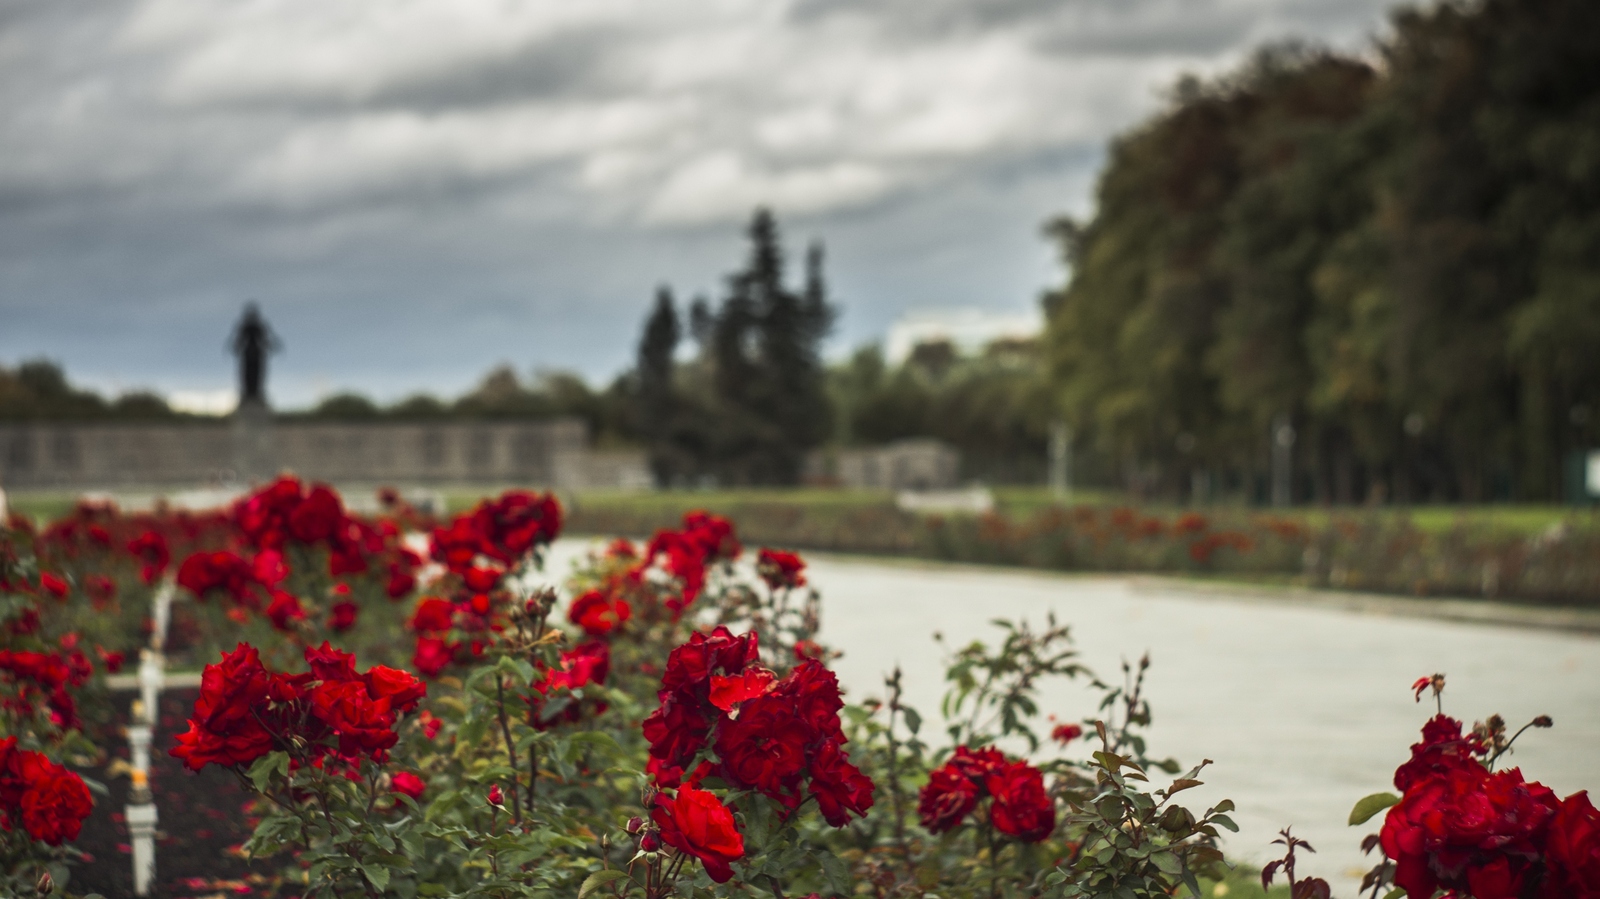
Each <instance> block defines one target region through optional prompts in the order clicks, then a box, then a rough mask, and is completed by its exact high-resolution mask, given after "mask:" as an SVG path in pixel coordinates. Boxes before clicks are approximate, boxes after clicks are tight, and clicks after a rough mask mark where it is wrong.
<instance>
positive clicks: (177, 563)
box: [0, 477, 1600, 899]
mask: <svg viewBox="0 0 1600 899" xmlns="http://www.w3.org/2000/svg"><path fill="white" fill-rule="evenodd" d="M563 518H564V514H563V511H562V509H561V506H560V504H559V503H557V502H556V501H555V500H554V498H552V497H550V496H548V495H546V494H538V493H531V492H525V491H512V492H509V493H506V494H504V495H502V496H499V497H496V498H493V499H489V500H485V501H484V502H482V503H480V504H478V505H477V506H475V507H474V508H472V509H470V510H467V511H466V512H464V513H462V514H460V515H456V516H453V517H451V518H448V519H446V520H432V519H430V518H428V517H426V516H422V515H419V514H417V513H416V512H415V511H414V510H410V509H408V508H407V507H405V505H404V504H403V503H402V502H400V501H399V498H398V495H396V494H393V493H391V494H389V495H387V496H386V497H385V499H384V501H383V504H382V511H381V512H380V513H379V515H378V516H376V517H374V518H370V519H369V518H364V517H362V516H358V515H354V514H352V513H350V512H349V510H347V509H346V508H345V507H344V505H343V501H342V500H341V498H340V497H339V495H338V494H337V492H335V491H334V490H332V489H331V488H329V487H326V486H324V485H316V484H310V485H307V484H303V483H302V482H300V481H298V480H296V479H294V478H289V477H284V478H280V479H278V480H276V481H274V482H272V483H270V484H268V485H266V486H264V487H263V488H262V489H260V490H258V491H256V492H254V493H252V494H250V495H249V496H246V497H245V498H243V499H242V500H240V501H239V502H238V503H236V504H235V505H234V506H233V507H232V508H231V509H229V510H227V511H226V512H221V513H217V514H208V515H199V516H197V515H191V514H187V513H177V512H170V511H158V512H155V513H150V514H145V515H123V514H121V513H119V512H117V511H116V510H115V509H114V508H111V507H109V506H105V505H84V506H80V507H79V508H78V509H77V510H75V511H74V512H73V513H72V514H71V515H69V516H68V517H67V518H66V519H64V520H63V521H61V522H57V523H55V524H52V525H51V526H50V527H48V528H45V529H44V530H42V531H35V530H34V529H32V528H31V527H29V526H28V525H27V523H26V522H21V521H17V522H14V523H13V525H12V526H11V527H9V528H7V529H6V530H5V531H3V532H0V563H3V565H0V740H4V742H0V851H3V852H4V856H3V858H0V864H3V865H4V866H5V868H4V877H5V878H8V879H7V880H5V881H4V882H3V883H0V887H5V888H7V889H12V890H13V892H15V891H18V890H21V889H23V887H26V888H27V889H30V890H31V889H32V888H33V885H34V884H35V883H36V882H37V880H38V876H39V873H40V872H42V871H45V872H50V874H51V877H52V878H53V880H54V881H55V882H56V884H57V885H61V884H67V883H69V879H68V878H69V877H70V872H69V871H68V869H67V867H65V865H66V863H68V862H70V861H71V859H72V857H73V850H72V848H71V846H70V842H71V840H72V839H74V837H75V836H76V834H77V832H78V829H79V828H80V827H81V822H82V821H83V819H84V817H85V816H86V815H87V814H88V812H89V808H90V803H91V802H92V799H91V797H90V791H91V789H93V787H94V786H95V785H94V784H92V783H88V782H85V781H83V780H82V779H81V778H79V777H78V775H76V774H74V773H73V772H72V771H71V770H70V769H69V768H67V767H66V766H65V765H64V764H63V762H64V761H66V760H68V759H69V758H74V757H78V756H84V757H99V758H102V759H103V758H104V757H105V752H106V747H107V745H108V744H109V743H110V740H111V738H110V737H109V735H107V734H105V733H103V732H99V731H96V723H97V722H105V721H108V720H109V716H107V715H106V714H105V710H104V705H105V703H104V676H105V675H106V674H107V673H109V672H111V671H112V670H114V668H115V667H116V666H118V665H120V664H121V663H122V661H123V660H125V659H126V658H128V657H129V656H130V655H131V654H132V653H134V652H135V651H136V650H138V649H139V648H140V646H141V645H142V643H143V637H144V635H146V634H148V630H147V629H145V627H144V625H145V621H144V617H145V614H146V610H147V609H148V608H149V599H150V596H151V595H152V592H153V591H154V590H156V589H159V588H160V587H161V585H162V584H163V582H164V581H167V580H170V582H171V583H174V584H176V585H177V587H178V597H179V599H180V602H179V603H178V604H177V605H176V606H175V607H174V610H173V626H172V631H171V632H170V633H169V641H168V645H167V647H166V648H167V649H168V650H170V651H171V653H172V655H173V657H175V658H179V659H181V658H182V657H183V656H184V654H185V653H188V654H189V657H191V658H195V659H196V660H197V661H199V662H203V663H204V671H203V673H202V678H201V688H200V693H199V698H198V700H197V702H196V703H195V706H194V708H193V711H192V714H191V715H190V716H189V719H188V721H187V724H186V726H185V729H184V730H183V732H182V733H179V734H176V735H175V736H173V737H172V738H171V744H170V745H169V747H168V748H169V749H170V751H171V753H172V754H173V755H174V756H176V757H178V758H179V759H181V760H182V761H183V763H184V764H185V765H186V766H187V767H189V768H190V769H192V770H201V769H204V768H206V767H207V766H218V767H221V768H223V769H227V770H229V771H232V772H234V773H235V775H236V776H237V777H238V778H239V779H240V780H241V782H242V783H244V784H246V785H248V787H249V789H250V790H251V791H252V793H253V794H254V795H255V796H256V797H257V799H256V801H255V802H254V805H253V807H252V811H251V814H252V815H253V816H255V818H256V819H257V822H258V823H257V825H256V831H255V835H254V837H253V838H252V839H251V841H250V842H249V843H247V844H246V846H245V847H244V850H245V852H246V853H247V854H249V855H250V856H251V857H252V858H254V859H258V860H260V859H276V860H278V862H280V863H281V874H280V876H279V878H278V880H277V881H276V883H275V884H274V885H271V888H273V889H276V890H277V892H278V894H279V895H281V896H285V897H287V896H307V897H308V896H319V897H346V896H348V897H363V899H373V897H379V896H384V897H388V896H395V897H404V899H410V897H416V896H447V897H479V896H482V897H490V896H493V897H515V896H577V897H580V899H587V897H589V896H611V897H613V899H624V897H643V899H665V897H668V896H680V897H691V896H692V897H701V896H716V897H727V896H735V895H769V894H770V895H775V896H780V897H782V896H806V897H817V899H821V897H825V896H835V897H840V896H874V897H891V896H893V897H905V896H932V895H937V896H943V897H952V896H954V897H962V896H967V897H985V896H987V897H992V899H993V897H1001V896H1005V897H1013V896H1037V897H1057V896H1059V897H1079V896H1134V897H1146V896H1148V897H1156V896H1169V895H1176V894H1198V893H1199V892H1200V891H1201V889H1202V887H1203V886H1204V881H1205V880H1207V879H1216V878H1221V877H1223V876H1224V875H1225V870H1224V865H1223V857H1222V853H1221V851H1220V848H1219V844H1218V840H1219V836H1220V833H1221V831H1223V830H1229V829H1233V822H1232V821H1231V820H1229V817H1228V812H1229V811H1230V810H1231V808H1232V805H1231V803H1228V802H1226V801H1224V802H1221V803H1218V804H1217V805H1216V806H1214V807H1211V808H1208V809H1205V810H1204V811H1200V810H1193V811H1191V810H1190V809H1188V808H1185V807H1184V806H1183V805H1182V804H1181V800H1182V798H1183V797H1181V796H1180V795H1179V794H1181V793H1183V792H1184V791H1185V790H1188V789H1191V788H1193V787H1194V786H1197V785H1198V784H1199V783H1200V780H1199V777H1200V774H1201V772H1202V771H1203V769H1204V768H1205V765H1206V764H1207V763H1204V762H1202V763H1201V764H1200V765H1199V766H1196V767H1191V768H1188V769H1184V768H1182V767H1180V766H1179V765H1178V764H1177V762H1176V761H1174V760H1171V759H1165V758H1160V757H1155V756H1152V755H1151V754H1150V752H1149V749H1148V747H1147V744H1146V740H1145V737H1144V729H1145V728H1146V727H1147V726H1148V724H1149V723H1150V720H1151V711H1150V704H1149V701H1148V699H1147V698H1146V696H1145V692H1144V678H1145V674H1146V671H1147V670H1148V667H1149V664H1150V663H1149V660H1148V659H1143V660H1140V661H1139V662H1138V663H1136V664H1129V665H1125V666H1124V670H1123V672H1122V677H1121V678H1120V679H1112V680H1109V681H1102V680H1101V679H1100V678H1099V677H1097V676H1096V675H1095V674H1094V673H1093V672H1091V671H1089V670H1088V669H1087V668H1086V667H1085V666H1084V665H1083V664H1082V663H1081V662H1080V661H1079V660H1078V657H1077V653H1076V651H1075V650H1074V649H1073V647H1072V645H1071V640H1070V634H1069V632H1068V630H1067V628H1066V627H1064V626H1062V625H1060V624H1058V623H1057V622H1055V621H1054V620H1053V619H1050V620H1047V621H1046V622H1045V626H1044V627H1043V629H1035V628H1032V627H1030V626H1028V625H1027V624H1026V623H1016V624H1002V630H1001V631H1000V639H999V640H998V641H996V642H993V643H985V642H982V641H979V640H976V639H969V640H968V641H966V642H964V643H962V644H959V645H956V646H952V647H951V648H950V649H949V670H948V681H949V684H950V687H949V692H948V694H947V696H946V697H945V701H944V702H943V703H942V705H941V712H942V717H943V719H944V720H943V726H942V732H940V738H939V739H938V740H937V741H935V740H933V739H932V738H931V737H930V735H929V734H930V729H927V728H924V720H923V717H922V715H921V714H920V713H919V712H918V710H916V709H914V708H911V707H908V706H906V705H905V704H904V703H903V701H902V696H901V678H900V675H899V673H898V672H896V673H893V674H891V675H890V676H889V677H888V678H886V680H885V683H884V689H883V691H882V693H881V694H880V695H879V696H875V697H874V696H867V697H862V698H861V699H860V700H859V701H857V702H855V703H853V704H852V703H847V701H846V696H845V695H844V693H843V691H842V690H841V688H840V685H839V682H838V679H837V677H836V676H835V675H834V674H833V672H832V671H830V670H829V667H828V665H829V662H830V661H831V660H832V659H833V658H834V657H835V656H836V653H834V652H832V651H831V650H829V649H828V648H827V647H826V646H825V645H823V644H821V643H820V642H819V640H818V639H817V636H818V631H819V627H820V621H821V604H820V597H819V595H818V593H817V592H816V590H815V589H814V588H813V587H812V585H811V584H810V583H809V579H808V577H807V573H806V565H805V561H804V559H803V558H802V557H800V556H799V555H797V554H795V553H792V552H787V551H782V550H777V549H772V548H760V549H758V551H756V552H755V553H752V554H748V555H747V554H746V552H745V548H744V547H743V546H742V545H741V541H740V540H739V537H738V535H737V533H736V532H735V529H734V527H733V526H732V524H731V523H730V522H728V521H727V520H725V519H722V518H720V517H718V516H715V515H710V514H707V513H704V512H695V513H691V514H689V515H686V516H685V517H684V518H683V520H682V521H681V522H679V524H678V525H677V526H675V527H672V528H667V529H664V530H661V531H659V532H657V533H656V534H654V535H653V536H652V537H651V538H650V539H649V540H647V541H644V542H643V543H634V542H632V541H627V540H618V541H615V542H613V543H611V544H609V545H607V546H606V547H604V548H603V549H600V550H597V551H595V552H594V553H592V555H591V556H590V557H589V558H588V560H587V561H586V562H585V563H584V564H583V565H582V566H580V568H579V570H578V571H577V572H576V573H575V574H574V575H573V577H572V579H571V580H570V581H569V582H568V583H566V584H564V585H560V586H561V587H562V588H563V590H562V591H558V590H557V589H556V587H557V585H553V584H549V583H547V582H546V581H545V579H544V575H543V571H542V559H543V552H544V549H545V547H547V546H548V545H549V543H550V542H551V541H552V540H554V539H555V538H556V537H557V536H558V535H559V533H560V528H561V525H562V521H563ZM1114 524H1115V523H1114ZM1116 526H1118V527H1124V528H1129V529H1137V528H1139V527H1143V526H1144V525H1143V524H1142V523H1141V520H1140V519H1138V518H1137V516H1135V517H1133V518H1131V519H1129V520H1128V521H1126V522H1122V523H1120V524H1116ZM1172 530H1173V533H1175V534H1181V535H1182V536H1183V537H1184V538H1185V539H1186V540H1189V541H1191V543H1192V542H1193V541H1196V540H1200V539H1201V538H1203V537H1205V536H1206V535H1207V534H1214V533H1216V531H1215V530H1214V529H1209V528H1208V526H1207V524H1206V522H1204V521H1202V520H1198V519H1196V520H1186V521H1181V522H1180V523H1179V524H1178V525H1175V526H1174V527H1173V528H1172ZM752 556H753V558H752ZM563 593H564V595H566V596H570V597H571V599H570V601H563V599H562V595H563ZM119 628H121V629H120V630H119ZM1052 678H1061V679H1068V680H1073V681H1076V682H1078V683H1079V684H1080V685H1082V686H1083V687H1084V688H1085V689H1087V690H1088V691H1089V693H1090V696H1089V697H1086V706H1085V710H1086V711H1087V714H1083V715H1075V716H1069V717H1071V718H1072V719H1075V720H1058V718H1057V716H1056V715H1048V716H1045V717H1046V720H1044V721H1041V720H1040V717H1041V716H1040V700H1039V696H1040V689H1041V684H1042V683H1045V682H1047V681H1049V680H1050V679H1052ZM1430 684H1431V685H1435V689H1436V691H1437V689H1440V688H1442V678H1441V679H1438V680H1437V681H1435V680H1433V679H1425V681H1424V682H1423V683H1422V684H1421V686H1420V689H1422V690H1426V689H1427V688H1428V686H1429V685H1430ZM1096 696H1097V697H1098V698H1095V697H1096ZM1541 720H1542V719H1541ZM1536 723H1537V722H1536ZM1546 723H1547V722H1546ZM1504 730H1505V729H1504V726H1503V724H1501V723H1499V721H1498V719H1491V721H1490V722H1489V723H1488V724H1484V725H1480V726H1478V727H1476V728H1473V729H1472V730H1470V731H1464V729H1463V727H1462V725H1461V723H1460V722H1458V721H1456V720H1454V719H1451V718H1448V717H1447V716H1444V715H1443V714H1442V711H1441V714H1440V715H1438V716H1436V717H1435V718H1433V719H1432V720H1430V721H1429V722H1428V723H1427V724H1426V725H1425V727H1424V733H1423V739H1422V741H1421V742H1420V743H1418V744H1417V745H1416V746H1415V747H1413V751H1412V755H1411V758H1410V759H1409V760H1407V761H1406V762H1405V763H1404V764H1403V765H1401V766H1400V768H1399V770H1398V771H1397V772H1396V774H1395V785H1396V788H1397V789H1398V790H1400V794H1399V795H1394V796H1392V797H1391V799H1392V802H1388V804H1384V801H1383V800H1378V801H1376V802H1373V801H1370V800H1369V801H1364V802H1365V803H1366V805H1367V806H1369V807H1370V808H1371V811H1369V815H1370V814H1375V813H1376V811H1379V810H1383V809H1385V808H1387V809H1388V815H1387V817H1386V821H1385V824H1384V827H1383V829H1382V832H1381V833H1380V834H1379V835H1376V836H1374V837H1373V838H1372V846H1373V847H1374V848H1375V849H1376V848H1381V850H1382V851H1383V852H1384V853H1385V855H1386V859H1387V862H1386V864H1385V865H1382V866H1380V868H1379V869H1378V871H1377V872H1375V874H1374V875H1373V877H1371V878H1369V883H1368V886H1370V887H1372V888H1373V889H1374V890H1379V891H1381V890H1383V889H1385V888H1393V889H1396V890H1401V889H1403V890H1406V891H1409V893H1410V894H1411V895H1413V896H1429V897H1430V899H1431V896H1432V894H1433V893H1434V892H1436V891H1439V890H1444V891H1447V895H1450V896H1454V897H1466V896H1475V897H1479V899H1489V897H1501V896H1506V897H1510V896H1516V897H1519V899H1551V897H1554V896H1568V895H1570V896H1593V895H1597V894H1596V884H1597V882H1600V846H1597V836H1596V834H1597V833H1600V820H1597V813H1596V812H1595V810H1594V807H1593V806H1592V805H1591V804H1590V803H1589V800H1588V798H1587V795H1586V794H1583V793H1579V794H1575V795H1573V796H1571V797H1567V798H1566V799H1564V800H1563V799H1560V798H1558V797H1556V796H1555V795H1554V794H1553V793H1551V792H1550V791H1549V790H1548V789H1545V788H1543V787H1542V786H1540V785H1538V784H1537V783H1532V782H1528V781H1526V780H1524V778H1523V777H1522V775H1521V773H1520V772H1519V771H1517V770H1515V769H1511V770H1505V771H1497V770H1495V765H1494V763H1495V760H1496V759H1498V758H1499V756H1500V755H1501V754H1502V753H1503V752H1504V751H1505V750H1506V749H1508V748H1509V746H1510V743H1511V742H1512V741H1513V740H1514V739H1515V735H1512V736H1510V737H1509V738H1508V737H1507V736H1506V734H1505V733H1504ZM1152 780H1158V782H1157V783H1152V782H1151V781H1152ZM1279 842H1280V843H1281V844H1282V845H1283V846H1284V847H1285V852H1286V855H1285V858H1284V860H1283V861H1282V862H1275V863H1273V864H1272V865H1269V866H1268V868H1267V870H1266V871H1265V872H1264V873H1265V875H1266V880H1267V881H1270V879H1271V878H1272V877H1274V876H1276V875H1277V874H1278V873H1280V872H1281V873H1286V874H1288V876H1289V879H1290V881H1291V884H1292V890H1293V892H1294V895H1295V896H1296V897H1316V896H1326V895H1327V888H1326V884H1325V883H1322V882H1321V881H1318V880H1316V879H1315V878H1306V879H1296V878H1297V876H1298V875H1297V873H1296V871H1295V870H1294V855H1295V852H1296V851H1297V850H1298V851H1302V852H1303V851H1306V850H1307V849H1308V848H1309V847H1306V846H1305V844H1304V842H1303V841H1300V840H1298V839H1296V838H1293V837H1291V836H1290V835H1289V834H1288V833H1287V832H1285V834H1284V839H1282V840H1280V841H1279ZM1319 890H1320V891H1321V892H1319ZM6 894H7V895H9V894H10V893H6Z"/></svg>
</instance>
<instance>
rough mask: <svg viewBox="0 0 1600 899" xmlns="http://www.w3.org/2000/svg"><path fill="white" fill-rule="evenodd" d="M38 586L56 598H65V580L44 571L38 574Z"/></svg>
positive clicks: (66, 588)
mask: <svg viewBox="0 0 1600 899" xmlns="http://www.w3.org/2000/svg"><path fill="white" fill-rule="evenodd" d="M39 586H40V587H42V588H43V589H44V592H46V593H48V594H50V595H51V596H54V597H55V598H56V599H66V598H67V590H68V587H67V582H66V581H64V580H62V579H61V578H59V577H56V576H55V575H53V574H51V573H50V572H48V571H46V572H43V573H41V574H40V575H39Z"/></svg>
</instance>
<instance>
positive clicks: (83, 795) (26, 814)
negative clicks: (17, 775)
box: [22, 752, 94, 846]
mask: <svg viewBox="0 0 1600 899" xmlns="http://www.w3.org/2000/svg"><path fill="white" fill-rule="evenodd" d="M27 756H28V757H29V758H28V759H27V760H25V761H24V762H23V772H24V777H25V778H26V780H27V781H28V786H27V789H26V790H25V791H24V792H23V794H22V826H23V827H24V828H26V829H27V831H28V836H30V837H32V838H34V839H35V840H39V841H41V842H44V843H49V844H50V845H52V846H60V845H61V844H62V843H64V842H67V841H69V840H76V839H77V838H78V832H79V831H80V830H81V829H82V828H83V819H85V818H87V817H89V812H90V811H91V810H92V809H93V808H94V799H93V798H91V797H90V796H89V788H88V787H86V786H84V785H83V778H81V777H79V776H78V775H76V774H74V773H72V772H71V771H68V770H67V769H66V768H63V767H61V766H60V765H57V764H55V763H54V762H51V761H50V760H49V759H47V758H45V757H44V756H43V755H42V754H40V753H37V752H30V753H27Z"/></svg>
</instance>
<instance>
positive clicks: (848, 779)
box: [811, 742, 874, 827]
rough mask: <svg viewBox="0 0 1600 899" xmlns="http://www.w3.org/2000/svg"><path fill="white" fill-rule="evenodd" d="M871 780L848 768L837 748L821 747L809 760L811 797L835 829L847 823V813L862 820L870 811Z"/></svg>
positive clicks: (835, 745)
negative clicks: (858, 816)
mask: <svg viewBox="0 0 1600 899" xmlns="http://www.w3.org/2000/svg"><path fill="white" fill-rule="evenodd" d="M873 790H874V787H873V784H872V780H871V778H869V777H867V776H866V775H865V774H862V773H861V769H859V768H857V767H856V766H855V765H852V764H850V761H849V759H847V758H845V754H844V750H843V749H841V748H840V746H839V744H837V743H833V742H828V743H824V744H822V748H821V749H820V750H818V751H817V754H816V756H815V757H814V758H813V759H812V760H811V795H813V796H815V797H817V808H818V809H819V810H820V811H821V812H822V817H823V818H825V819H826V820H827V822H828V823H829V824H832V825H833V826H834V827H843V826H845V825H846V824H849V823H850V813H851V812H855V813H856V814H857V815H860V816H861V817H863V818H865V817H866V816H867V810H868V809H870V808H872V793H873Z"/></svg>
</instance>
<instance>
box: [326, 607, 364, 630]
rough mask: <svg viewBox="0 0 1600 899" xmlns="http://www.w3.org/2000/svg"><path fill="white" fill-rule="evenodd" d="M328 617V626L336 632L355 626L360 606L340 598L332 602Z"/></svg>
mask: <svg viewBox="0 0 1600 899" xmlns="http://www.w3.org/2000/svg"><path fill="white" fill-rule="evenodd" d="M330 611H331V614H330V615H329V617H328V627H329V628H331V629H332V630H333V632H334V633H336V634H342V633H344V632H345V631H347V630H349V629H351V628H353V627H355V626H356V616H357V615H359V614H360V613H361V607H360V606H358V605H356V604H355V603H353V602H351V601H350V600H348V599H344V600H340V601H339V602H336V603H334V604H333V608H332V609H331V610H330Z"/></svg>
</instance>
